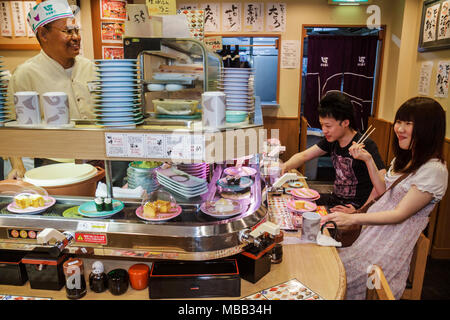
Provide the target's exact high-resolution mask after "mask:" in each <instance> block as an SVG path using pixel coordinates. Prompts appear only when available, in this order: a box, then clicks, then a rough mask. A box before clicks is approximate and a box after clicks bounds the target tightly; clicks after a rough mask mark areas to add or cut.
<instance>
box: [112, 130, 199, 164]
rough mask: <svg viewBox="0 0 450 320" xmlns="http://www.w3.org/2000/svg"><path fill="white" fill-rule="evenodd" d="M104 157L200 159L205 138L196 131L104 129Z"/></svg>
mask: <svg viewBox="0 0 450 320" xmlns="http://www.w3.org/2000/svg"><path fill="white" fill-rule="evenodd" d="M105 146H106V156H107V157H117V158H133V159H139V158H142V159H148V158H151V159H183V160H204V158H205V138H204V136H203V135H198V134H192V135H189V134H184V133H180V134H176V133H171V134H160V133H152V134H138V133H111V132H108V133H105Z"/></svg>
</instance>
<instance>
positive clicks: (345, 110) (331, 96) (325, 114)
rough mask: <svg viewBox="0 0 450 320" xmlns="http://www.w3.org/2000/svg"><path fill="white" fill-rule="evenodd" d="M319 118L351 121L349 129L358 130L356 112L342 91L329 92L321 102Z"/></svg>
mask: <svg viewBox="0 0 450 320" xmlns="http://www.w3.org/2000/svg"><path fill="white" fill-rule="evenodd" d="M318 112H319V117H321V118H334V119H336V120H338V121H344V120H349V122H350V123H349V127H350V128H352V129H354V130H356V126H355V112H354V109H353V104H352V102H351V101H350V99H349V98H348V97H347V96H346V95H345V94H344V93H342V92H340V91H328V92H327V93H326V94H325V95H324V96H323V97H322V99H321V100H320V103H319V108H318Z"/></svg>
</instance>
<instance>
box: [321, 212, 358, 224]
mask: <svg viewBox="0 0 450 320" xmlns="http://www.w3.org/2000/svg"><path fill="white" fill-rule="evenodd" d="M328 221H334V222H336V224H337V226H338V227H347V226H351V225H354V224H356V221H355V215H354V214H348V213H344V212H334V213H330V214H327V215H326V216H323V217H322V223H325V222H328Z"/></svg>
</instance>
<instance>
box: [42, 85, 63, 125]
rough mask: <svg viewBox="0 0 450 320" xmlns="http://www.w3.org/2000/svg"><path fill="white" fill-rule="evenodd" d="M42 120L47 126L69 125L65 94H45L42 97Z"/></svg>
mask: <svg viewBox="0 0 450 320" xmlns="http://www.w3.org/2000/svg"><path fill="white" fill-rule="evenodd" d="M42 105H43V107H44V119H45V122H46V123H47V124H48V125H61V124H68V123H69V100H68V98H67V94H66V93H65V92H46V93H44V94H43V95H42Z"/></svg>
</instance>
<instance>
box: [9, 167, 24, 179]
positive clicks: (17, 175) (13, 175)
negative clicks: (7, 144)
mask: <svg viewBox="0 0 450 320" xmlns="http://www.w3.org/2000/svg"><path fill="white" fill-rule="evenodd" d="M25 172H26V170H25V169H12V170H11V171H10V172H9V173H8V176H7V177H6V178H7V179H15V180H22V178H23V177H24V175H25Z"/></svg>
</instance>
